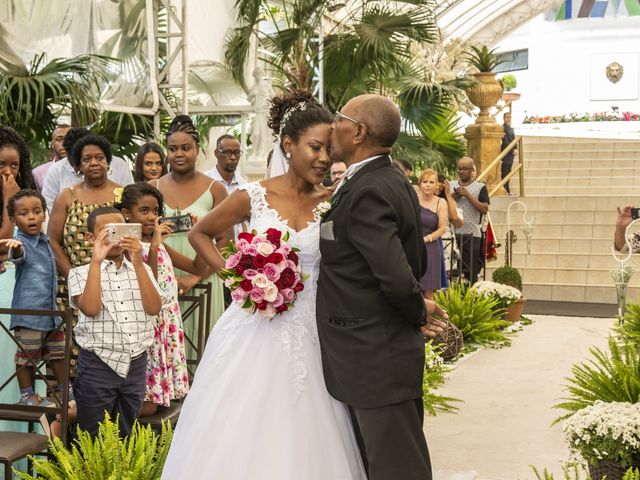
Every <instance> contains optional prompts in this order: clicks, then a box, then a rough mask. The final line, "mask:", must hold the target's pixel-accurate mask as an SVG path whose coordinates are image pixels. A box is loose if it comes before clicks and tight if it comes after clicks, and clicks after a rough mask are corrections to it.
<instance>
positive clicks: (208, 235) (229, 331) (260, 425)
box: [162, 92, 366, 480]
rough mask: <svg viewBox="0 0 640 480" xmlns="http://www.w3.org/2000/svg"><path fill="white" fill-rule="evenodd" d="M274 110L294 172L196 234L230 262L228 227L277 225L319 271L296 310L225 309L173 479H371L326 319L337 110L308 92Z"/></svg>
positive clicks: (191, 402) (185, 423) (174, 454)
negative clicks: (223, 250)
mask: <svg viewBox="0 0 640 480" xmlns="http://www.w3.org/2000/svg"><path fill="white" fill-rule="evenodd" d="M270 115H271V117H270V120H269V127H271V128H272V129H273V131H274V132H275V134H276V135H279V138H280V143H279V145H278V147H277V148H280V149H281V150H282V152H281V153H282V154H283V155H284V156H285V157H286V158H287V161H288V162H289V169H288V171H287V173H285V174H284V175H281V176H278V177H275V178H271V179H269V180H264V181H262V182H255V183H250V184H248V185H244V186H243V187H240V190H238V191H236V192H234V193H232V194H231V195H230V196H229V197H228V198H227V199H226V200H225V201H224V202H222V203H221V204H220V206H218V207H217V208H215V209H214V210H213V211H212V212H211V213H209V214H208V215H207V216H205V217H204V218H203V219H201V220H200V221H199V222H198V223H197V224H196V226H195V227H194V230H193V231H192V233H191V234H190V239H191V241H192V243H193V245H194V247H195V249H196V250H197V252H198V253H199V254H200V255H201V256H202V257H203V258H204V259H205V260H206V262H207V263H208V264H209V265H211V266H212V267H214V268H216V269H220V268H222V267H223V266H224V259H223V258H222V256H221V255H220V252H219V251H218V250H217V249H216V248H215V246H214V244H213V243H212V241H211V239H212V238H215V237H216V236H217V235H218V234H219V233H220V232H223V231H225V230H227V229H229V228H230V227H232V226H233V225H236V224H238V223H241V222H243V221H246V220H248V221H249V222H250V224H249V229H250V230H256V231H257V232H258V233H262V232H265V231H266V230H267V229H268V228H276V229H279V230H281V231H283V232H288V233H289V235H290V237H289V240H288V243H289V244H290V245H291V246H294V247H297V248H299V249H300V253H299V257H300V262H301V265H302V269H303V273H304V274H306V275H308V278H306V280H305V288H304V290H303V291H302V292H300V293H299V294H298V297H297V300H296V302H295V305H294V306H293V308H292V309H290V310H289V311H286V312H284V313H282V314H278V315H276V316H275V317H274V318H273V319H271V320H267V319H265V318H264V317H262V316H261V315H260V314H259V313H254V314H251V313H249V312H247V311H245V310H242V309H241V308H240V306H239V305H238V304H235V303H234V304H233V305H231V306H230V307H229V309H228V310H227V311H226V312H225V313H224V314H223V315H222V316H221V317H220V319H219V320H218V322H217V323H216V325H215V327H214V329H213V331H212V333H211V336H210V338H209V341H208V343H207V347H206V349H205V352H204V355H203V357H202V360H201V361H200V365H199V367H198V370H197V372H196V375H195V378H194V381H193V385H192V387H191V391H190V393H189V395H188V397H187V399H186V401H185V403H184V405H183V407H182V412H181V415H180V420H179V422H178V425H177V428H176V431H175V434H174V436H173V441H172V444H171V448H170V450H169V455H168V457H167V460H166V463H165V467H164V471H163V474H162V478H163V479H165V480H176V479H186V478H220V479H225V480H241V479H260V480H287V479H289V480H300V479H305V480H359V479H365V478H366V475H365V473H364V468H363V466H362V461H361V459H360V455H359V452H358V447H357V443H356V439H355V436H354V433H353V429H352V425H351V421H350V418H349V413H348V410H347V408H346V407H345V406H344V405H343V404H341V403H339V402H338V401H336V400H334V399H333V398H332V397H330V396H329V394H328V393H327V390H326V387H325V383H324V379H323V374H322V363H321V358H320V346H319V343H318V334H317V329H316V319H315V311H316V307H315V301H316V282H317V277H318V268H319V261H320V252H319V221H320V218H319V217H320V210H321V209H320V208H318V205H319V204H321V203H322V202H324V201H327V200H329V199H330V197H331V192H329V191H328V190H326V189H325V188H324V187H322V186H321V182H322V180H323V179H324V177H325V173H326V172H327V170H328V168H329V163H330V162H329V154H328V143H329V134H330V129H331V121H332V115H331V113H330V112H329V111H328V110H326V109H325V108H324V107H321V106H320V105H318V104H317V102H316V101H315V100H314V99H313V97H312V96H311V95H310V94H309V93H307V92H296V93H293V94H289V95H287V96H284V97H276V98H274V99H273V100H272V107H271V111H270Z"/></svg>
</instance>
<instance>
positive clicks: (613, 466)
mask: <svg viewBox="0 0 640 480" xmlns="http://www.w3.org/2000/svg"><path fill="white" fill-rule="evenodd" d="M629 468H640V466H639V465H634V466H633V467H629ZM629 468H624V467H622V466H621V465H620V464H619V463H616V462H612V461H611V460H600V461H599V462H598V466H597V467H594V466H593V465H591V464H589V475H590V476H591V480H602V479H603V478H605V477H606V480H622V477H624V474H625V473H627V470H629Z"/></svg>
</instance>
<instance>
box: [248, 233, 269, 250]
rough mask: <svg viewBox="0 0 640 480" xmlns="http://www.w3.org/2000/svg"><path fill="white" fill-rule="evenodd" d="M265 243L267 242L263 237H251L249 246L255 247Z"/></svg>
mask: <svg viewBox="0 0 640 480" xmlns="http://www.w3.org/2000/svg"><path fill="white" fill-rule="evenodd" d="M265 242H267V243H268V242H269V240H267V239H266V237H265V236H264V235H256V236H255V237H253V240H251V245H254V246H256V247H257V246H258V244H260V243H265Z"/></svg>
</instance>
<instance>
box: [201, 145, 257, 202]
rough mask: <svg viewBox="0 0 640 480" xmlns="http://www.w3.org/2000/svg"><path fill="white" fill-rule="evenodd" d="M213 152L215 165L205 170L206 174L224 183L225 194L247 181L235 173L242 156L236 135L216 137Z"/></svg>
mask: <svg viewBox="0 0 640 480" xmlns="http://www.w3.org/2000/svg"><path fill="white" fill-rule="evenodd" d="M213 153H214V155H215V156H216V165H215V166H214V167H213V168H212V169H211V170H209V171H208V172H207V175H209V176H210V177H211V178H213V179H214V180H217V181H218V182H220V183H221V184H222V185H224V188H225V189H226V190H227V194H231V193H233V192H235V191H236V190H237V189H238V187H239V186H240V185H244V184H245V183H247V181H246V180H245V179H244V178H243V177H242V175H240V174H238V173H236V169H237V168H238V163H239V162H240V157H241V156H242V150H240V142H239V141H238V139H237V138H236V137H234V136H233V135H229V134H225V135H222V136H220V137H218V140H216V149H215V151H214V152H213Z"/></svg>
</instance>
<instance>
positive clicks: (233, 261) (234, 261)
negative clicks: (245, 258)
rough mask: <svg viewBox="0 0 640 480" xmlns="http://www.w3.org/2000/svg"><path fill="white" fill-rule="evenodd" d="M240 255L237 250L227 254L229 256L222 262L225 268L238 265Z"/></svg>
mask: <svg viewBox="0 0 640 480" xmlns="http://www.w3.org/2000/svg"><path fill="white" fill-rule="evenodd" d="M240 257H242V254H241V253H239V252H238V253H234V254H233V255H229V258H227V261H226V262H225V264H224V266H225V268H233V267H235V266H236V265H238V263H240Z"/></svg>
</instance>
